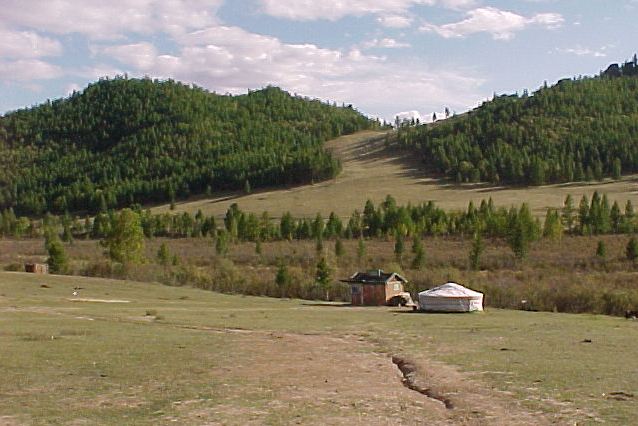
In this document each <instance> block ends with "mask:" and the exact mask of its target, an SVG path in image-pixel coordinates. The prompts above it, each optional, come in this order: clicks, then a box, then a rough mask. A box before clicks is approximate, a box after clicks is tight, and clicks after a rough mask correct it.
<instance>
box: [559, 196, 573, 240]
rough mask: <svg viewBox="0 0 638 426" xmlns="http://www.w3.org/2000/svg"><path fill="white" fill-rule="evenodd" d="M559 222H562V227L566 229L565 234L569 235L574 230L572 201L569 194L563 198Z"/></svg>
mask: <svg viewBox="0 0 638 426" xmlns="http://www.w3.org/2000/svg"><path fill="white" fill-rule="evenodd" d="M561 220H562V222H563V226H564V227H565V228H566V229H567V232H570V233H571V232H572V231H573V230H574V199H573V198H572V196H571V195H569V194H568V195H567V197H566V198H565V203H564V204H563V211H562V214H561Z"/></svg>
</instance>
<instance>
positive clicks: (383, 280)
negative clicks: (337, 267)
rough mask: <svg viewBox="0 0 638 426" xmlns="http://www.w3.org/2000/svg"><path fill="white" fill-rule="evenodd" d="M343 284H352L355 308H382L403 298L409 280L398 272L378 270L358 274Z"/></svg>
mask: <svg viewBox="0 0 638 426" xmlns="http://www.w3.org/2000/svg"><path fill="white" fill-rule="evenodd" d="M341 282H344V283H348V284H350V290H351V293H352V305H353V306H382V305H387V304H389V303H391V300H392V299H393V298H394V297H396V296H403V295H404V294H405V290H404V288H403V286H404V284H406V283H407V282H408V280H406V279H405V278H404V277H402V276H401V275H399V274H397V273H396V272H390V273H387V272H383V271H382V270H381V269H376V270H373V271H367V272H357V273H356V274H354V275H352V276H351V277H350V278H348V279H346V280H341Z"/></svg>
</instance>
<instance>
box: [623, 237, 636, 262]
mask: <svg viewBox="0 0 638 426" xmlns="http://www.w3.org/2000/svg"><path fill="white" fill-rule="evenodd" d="M625 253H626V255H627V259H628V260H631V261H634V260H636V258H638V241H636V238H635V237H631V238H630V239H629V242H628V243H627V248H626V249H625Z"/></svg>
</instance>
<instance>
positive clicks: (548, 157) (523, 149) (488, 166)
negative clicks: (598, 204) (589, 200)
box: [398, 56, 638, 185]
mask: <svg viewBox="0 0 638 426" xmlns="http://www.w3.org/2000/svg"><path fill="white" fill-rule="evenodd" d="M398 124H399V132H398V140H399V142H400V144H401V145H403V146H407V147H411V148H414V149H416V150H418V151H419V152H420V153H421V154H422V156H423V159H424V163H425V166H426V167H428V168H429V169H433V170H434V171H435V172H437V173H441V174H445V175H447V176H448V177H450V178H452V179H454V180H456V181H457V182H479V181H482V182H491V183H494V184H499V183H505V184H515V185H542V184H546V183H558V182H573V181H584V180H601V179H603V178H605V177H613V178H616V179H617V178H619V177H620V176H621V174H628V173H635V172H637V171H638V59H637V58H636V56H634V58H633V60H632V61H628V62H625V63H624V64H621V65H618V64H612V65H611V66H609V68H607V70H606V71H604V72H601V73H600V75H598V76H596V77H584V78H583V77H579V78H574V79H564V80H561V81H559V82H558V83H557V84H556V85H554V86H552V87H547V84H545V85H544V86H543V87H542V88H540V89H539V90H538V91H536V92H534V93H533V94H529V93H527V92H526V91H525V92H523V93H522V94H520V95H519V94H515V95H503V96H496V95H495V96H494V98H493V99H492V100H491V101H488V102H485V103H484V104H483V105H481V106H480V107H479V108H477V109H475V110H473V111H470V112H469V113H467V114H463V115H459V116H456V117H450V118H448V119H446V120H439V121H438V122H436V123H435V124H434V125H416V124H417V123H409V122H406V123H402V124H401V123H398Z"/></svg>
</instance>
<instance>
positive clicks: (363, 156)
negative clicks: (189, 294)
mask: <svg viewBox="0 0 638 426" xmlns="http://www.w3.org/2000/svg"><path fill="white" fill-rule="evenodd" d="M385 145H386V144H385V133H383V132H375V131H362V132H359V133H356V134H353V135H349V136H344V137H340V138H337V139H334V140H332V141H330V142H328V148H329V149H331V150H333V152H334V153H335V154H336V155H337V156H339V158H341V160H342V162H343V172H342V173H341V174H340V175H339V176H338V177H337V178H336V179H333V180H330V181H326V182H322V183H318V184H314V185H305V186H300V187H295V188H289V189H277V190H272V191H264V192H258V193H257V192H256V193H252V194H248V195H245V194H242V193H231V194H225V195H224V196H220V197H217V198H213V199H205V200H196V201H191V202H185V203H180V204H177V206H176V211H189V212H193V213H194V212H196V211H197V210H198V209H201V210H202V211H203V212H204V213H206V214H215V215H217V216H223V215H224V214H225V212H226V210H227V209H228V207H229V206H230V205H231V204H232V203H238V204H239V206H240V207H241V208H242V209H243V210H246V211H254V212H257V213H260V212H263V211H267V212H269V213H270V214H271V215H272V216H273V217H279V216H280V215H281V214H282V213H283V212H285V211H290V212H291V213H293V215H295V216H314V215H315V214H316V213H317V212H321V213H322V215H323V216H324V217H326V216H327V215H328V214H329V213H330V212H331V211H334V212H335V213H337V214H338V215H340V216H349V215H350V213H352V211H353V210H354V209H359V210H362V209H363V206H364V205H365V202H366V200H367V199H371V200H372V201H374V202H375V204H376V203H379V202H381V201H382V200H383V199H384V198H385V197H386V195H388V194H392V196H393V197H394V198H395V199H396V200H397V202H398V203H400V204H406V203H408V202H412V203H421V202H424V201H428V200H433V201H435V202H436V203H437V205H439V206H441V207H443V208H445V209H464V208H466V207H467V205H468V203H469V202H470V200H473V201H474V202H475V203H479V202H480V201H481V200H482V199H487V198H489V197H492V199H493V200H494V202H495V203H496V204H497V205H503V206H510V205H512V204H520V203H521V202H524V201H525V202H528V203H529V204H530V205H531V207H532V208H533V209H534V211H535V213H537V214H544V213H545V210H546V208H547V207H560V206H562V204H563V201H564V199H565V197H566V196H567V194H571V195H572V196H573V197H574V199H575V203H576V204H577V203H578V201H579V199H580V197H582V195H583V194H586V195H587V196H588V197H589V198H591V195H592V194H593V192H594V191H599V192H604V193H606V194H607V195H608V196H609V198H610V201H611V202H613V201H614V200H617V201H618V202H619V203H621V206H623V205H624V203H625V202H626V201H627V200H631V201H632V202H633V203H634V205H636V203H638V191H637V188H636V182H637V181H638V176H635V175H634V176H627V177H624V178H623V180H621V181H617V182H615V181H605V182H595V183H572V184H559V185H548V186H540V187H538V186H537V187H495V186H489V185H484V184H464V185H457V184H451V183H450V182H449V181H447V180H444V179H437V178H432V177H429V176H428V175H427V174H426V173H425V172H423V171H422V167H420V164H419V163H418V160H416V159H415V158H414V156H413V154H410V153H408V152H405V151H398V150H396V149H395V148H393V147H392V146H390V147H386V146H385ZM154 210H155V211H156V212H163V211H168V206H162V207H158V208H155V209H154Z"/></svg>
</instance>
